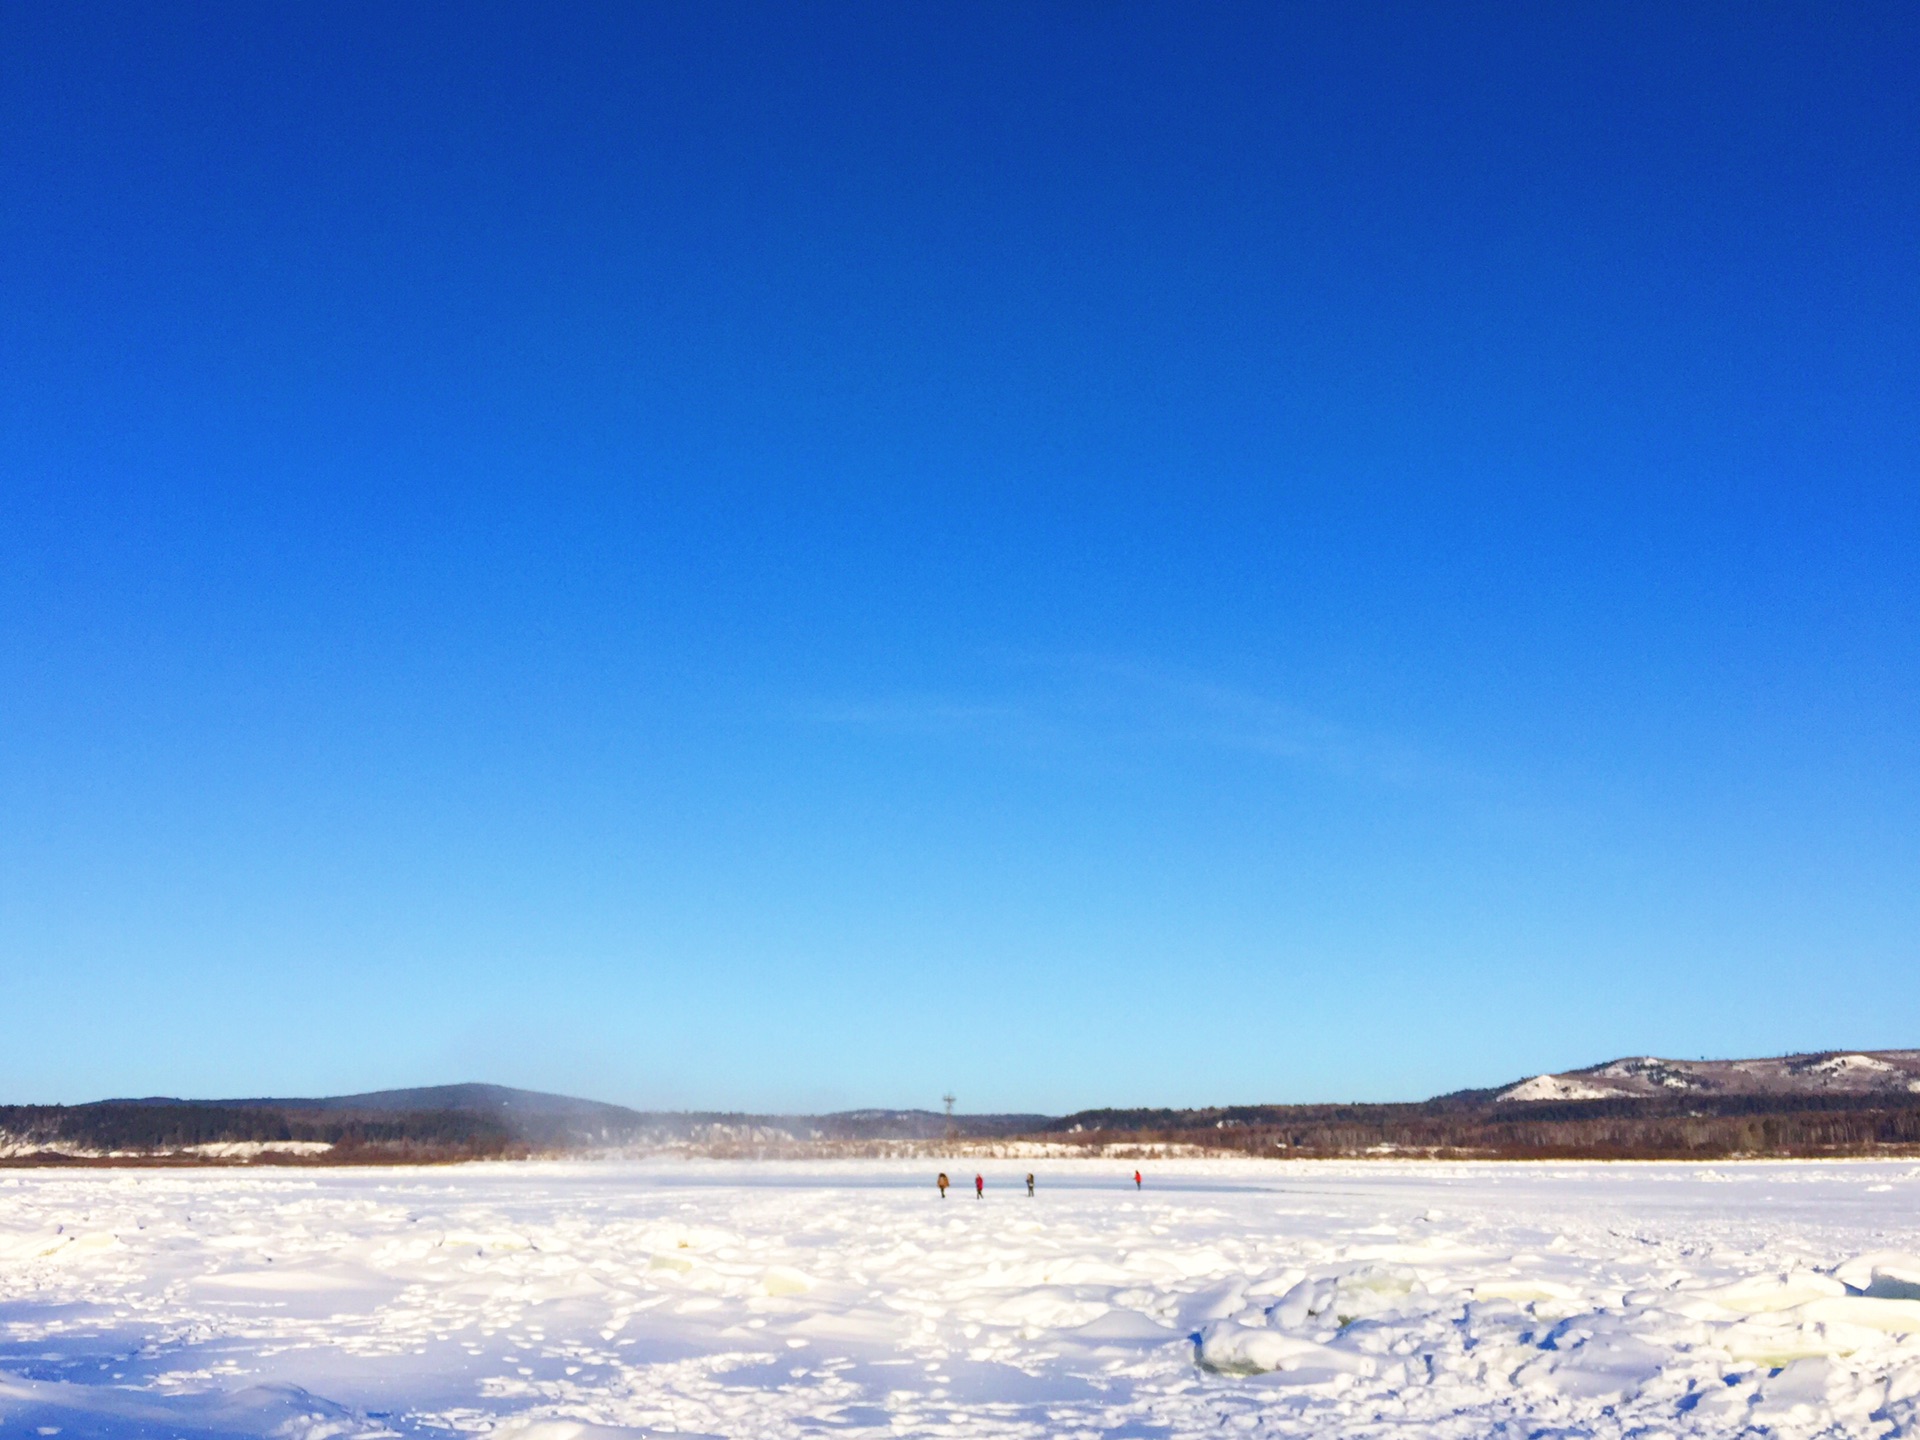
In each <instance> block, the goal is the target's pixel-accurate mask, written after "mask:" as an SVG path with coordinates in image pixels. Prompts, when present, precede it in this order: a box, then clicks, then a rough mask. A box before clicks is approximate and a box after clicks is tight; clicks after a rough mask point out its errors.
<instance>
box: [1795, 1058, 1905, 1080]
mask: <svg viewBox="0 0 1920 1440" xmlns="http://www.w3.org/2000/svg"><path fill="white" fill-rule="evenodd" d="M1899 1068H1900V1067H1899V1066H1898V1065H1889V1064H1888V1063H1887V1062H1886V1061H1884V1060H1876V1059H1874V1058H1873V1056H1871V1055H1829V1056H1828V1057H1827V1058H1826V1059H1825V1060H1816V1061H1815V1062H1814V1063H1813V1064H1811V1065H1809V1066H1807V1067H1806V1073H1807V1074H1809V1075H1832V1076H1835V1077H1838V1076H1842V1075H1891V1074H1894V1073H1895V1072H1896V1071H1898V1070H1899Z"/></svg>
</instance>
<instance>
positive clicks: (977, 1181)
mask: <svg viewBox="0 0 1920 1440" xmlns="http://www.w3.org/2000/svg"><path fill="white" fill-rule="evenodd" d="M986 1195H987V1177H986V1176H984V1175H976V1176H974V1177H973V1198H974V1199H976V1200H984V1199H985V1198H986Z"/></svg>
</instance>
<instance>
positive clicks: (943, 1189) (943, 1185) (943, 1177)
mask: <svg viewBox="0 0 1920 1440" xmlns="http://www.w3.org/2000/svg"><path fill="white" fill-rule="evenodd" d="M933 1183H934V1184H936V1185H938V1186H939V1187H940V1198H941V1199H942V1200H944V1199H946V1198H947V1172H946V1171H944V1170H942V1171H941V1172H940V1178H939V1179H938V1180H935V1181H934V1182H933Z"/></svg>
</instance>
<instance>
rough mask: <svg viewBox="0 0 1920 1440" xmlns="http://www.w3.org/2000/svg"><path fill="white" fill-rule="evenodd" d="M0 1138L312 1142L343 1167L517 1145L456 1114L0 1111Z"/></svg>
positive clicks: (33, 1141)
mask: <svg viewBox="0 0 1920 1440" xmlns="http://www.w3.org/2000/svg"><path fill="white" fill-rule="evenodd" d="M0 1136H4V1137H5V1138H6V1139H7V1141H8V1142H9V1143H10V1144H11V1145H12V1146H13V1147H14V1148H15V1149H16V1150H20V1149H26V1150H33V1149H39V1148H47V1149H51V1148H53V1147H65V1148H69V1149H75V1150H84V1151H100V1152H111V1151H121V1152H135V1153H153V1152H166V1151H177V1150H181V1149H184V1148H186V1147H188V1146H192V1145H211V1144H221V1143H230V1142H234V1141H239V1142H248V1141H253V1142H273V1141H290V1140H298V1141H310V1142H311V1141H318V1142H321V1143H324V1144H328V1145H332V1146H333V1147H335V1149H334V1151H333V1153H332V1154H331V1156H330V1158H331V1159H332V1160H333V1161H335V1162H336V1163H337V1162H339V1161H342V1160H354V1159H365V1160H383V1159H467V1158H477V1157H480V1156H496V1155H507V1154H511V1153H513V1152H514V1150H515V1148H516V1142H515V1141H514V1138H513V1136H512V1135H511V1134H510V1133H509V1132H508V1130H507V1128H506V1126H505V1125H503V1124H502V1123H501V1122H500V1121H499V1120H497V1119H495V1118H493V1117H492V1116H489V1115H478V1114H473V1113H471V1112H466V1111H457V1110H423V1111H411V1112H403V1113H383V1114H354V1113H352V1112H342V1111H332V1112H314V1111H305V1112H303V1111H288V1110H278V1109H268V1108H259V1107H251V1106H249V1107H244V1108H241V1107H226V1106H217V1105H185V1104H182V1105H168V1104H127V1103H118V1102H111V1101H110V1102H107V1103H104V1104H97V1105H0Z"/></svg>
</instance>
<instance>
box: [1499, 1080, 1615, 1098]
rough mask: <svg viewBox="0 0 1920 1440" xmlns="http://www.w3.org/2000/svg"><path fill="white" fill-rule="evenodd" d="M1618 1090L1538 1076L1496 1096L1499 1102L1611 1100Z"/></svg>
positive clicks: (1576, 1081)
mask: <svg viewBox="0 0 1920 1440" xmlns="http://www.w3.org/2000/svg"><path fill="white" fill-rule="evenodd" d="M1617 1094H1619V1092H1618V1091H1617V1090H1603V1089H1601V1088H1600V1087H1599V1086H1598V1085H1589V1084H1587V1083H1586V1081H1584V1080H1569V1079H1568V1078H1567V1077H1566V1076H1564V1075H1536V1076H1534V1077H1533V1078H1532V1079H1531V1080H1522V1081H1521V1082H1520V1083H1519V1084H1518V1085H1515V1086H1514V1087H1513V1088H1512V1089H1510V1090H1502V1091H1501V1092H1500V1093H1499V1094H1498V1095H1496V1096H1494V1099H1495V1100H1496V1101H1498V1100H1611V1099H1613V1098H1614V1096H1615V1095H1617Z"/></svg>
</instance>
